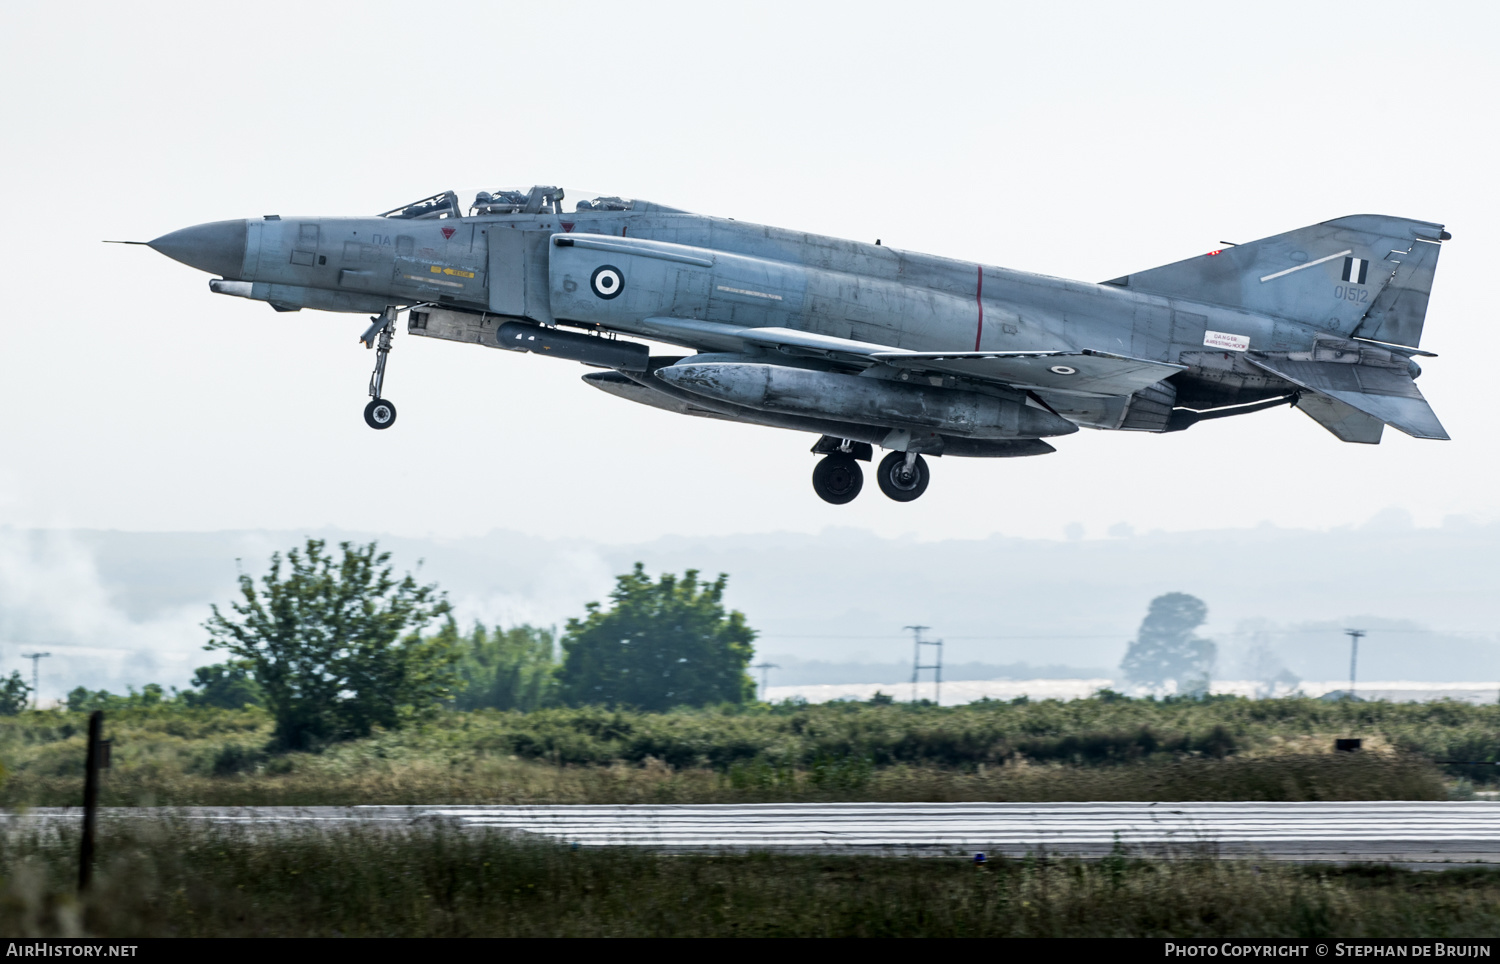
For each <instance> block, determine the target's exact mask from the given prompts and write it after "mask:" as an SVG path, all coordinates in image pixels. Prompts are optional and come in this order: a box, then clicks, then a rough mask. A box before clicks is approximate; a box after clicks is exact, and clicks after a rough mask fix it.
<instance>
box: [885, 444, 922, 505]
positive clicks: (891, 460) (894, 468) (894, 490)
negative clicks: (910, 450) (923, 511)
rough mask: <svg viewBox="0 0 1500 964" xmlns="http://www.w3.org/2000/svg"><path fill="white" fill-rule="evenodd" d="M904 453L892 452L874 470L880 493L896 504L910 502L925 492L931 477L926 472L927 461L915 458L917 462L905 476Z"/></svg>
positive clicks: (919, 457) (920, 457) (918, 457)
mask: <svg viewBox="0 0 1500 964" xmlns="http://www.w3.org/2000/svg"><path fill="white" fill-rule="evenodd" d="M905 468H906V453H905V452H892V453H891V454H889V455H887V456H886V457H885V458H883V459H881V460H880V468H878V469H876V470H875V481H876V482H878V483H880V491H882V492H884V493H885V494H886V495H887V496H889V497H891V498H892V499H895V500H896V501H897V502H910V501H912V500H913V499H916V498H917V497H919V496H920V495H921V494H922V493H923V492H926V491H927V483H928V482H929V481H930V480H931V478H932V476H931V475H930V474H929V473H928V471H927V460H926V459H924V458H922V456H920V455H919V456H917V461H916V462H914V463H913V464H912V467H911V469H912V470H911V473H910V474H907V473H906V472H905V471H904V470H905Z"/></svg>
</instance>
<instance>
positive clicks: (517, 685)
mask: <svg viewBox="0 0 1500 964" xmlns="http://www.w3.org/2000/svg"><path fill="white" fill-rule="evenodd" d="M438 635H439V636H440V637H444V638H445V639H447V640H448V641H449V644H450V645H452V646H453V647H454V649H455V650H456V651H457V652H458V653H459V658H458V662H457V663H456V664H455V666H454V669H455V671H456V673H457V676H458V686H457V688H456V694H455V696H454V698H453V706H454V708H455V709H459V710H478V709H486V708H488V709H496V710H520V711H522V712H529V711H531V710H535V709H540V708H541V707H542V706H543V705H545V704H546V703H547V702H549V701H550V700H551V698H552V695H553V687H554V681H555V678H556V673H557V663H556V661H555V659H554V658H553V639H552V633H551V631H549V630H545V629H538V628H537V627H535V626H513V627H511V628H510V629H501V628H500V627H498V626H496V627H495V628H494V629H492V630H490V629H485V627H484V626H482V625H480V624H479V623H477V622H476V623H475V624H474V628H473V629H471V630H470V631H469V634H468V635H467V636H464V635H463V634H461V633H460V632H459V630H458V624H457V623H456V622H455V621H454V619H453V617H452V616H449V617H448V621H447V622H446V623H445V624H444V625H443V628H442V629H441V630H440V631H439V633H438Z"/></svg>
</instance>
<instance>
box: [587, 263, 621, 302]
mask: <svg viewBox="0 0 1500 964" xmlns="http://www.w3.org/2000/svg"><path fill="white" fill-rule="evenodd" d="M589 287H590V288H592V289H593V290H594V294H595V295H597V296H598V297H600V298H603V299H604V300H606V301H608V300H609V299H610V298H618V297H619V296H620V292H622V291H624V290H625V275H624V274H623V273H622V272H621V271H620V269H619V268H616V267H615V266H614V265H612V264H601V265H600V266H599V267H597V268H595V269H594V273H593V275H591V276H590V277H589Z"/></svg>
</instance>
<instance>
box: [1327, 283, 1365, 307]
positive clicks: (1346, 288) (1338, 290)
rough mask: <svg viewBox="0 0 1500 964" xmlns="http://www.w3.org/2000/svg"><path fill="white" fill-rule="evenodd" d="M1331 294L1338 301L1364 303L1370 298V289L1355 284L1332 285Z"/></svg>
mask: <svg viewBox="0 0 1500 964" xmlns="http://www.w3.org/2000/svg"><path fill="white" fill-rule="evenodd" d="M1333 296H1334V297H1335V298H1337V299H1338V300H1340V301H1357V302H1359V303H1360V304H1364V303H1365V302H1367V301H1369V300H1370V289H1368V288H1360V287H1358V286H1356V285H1334V286H1333Z"/></svg>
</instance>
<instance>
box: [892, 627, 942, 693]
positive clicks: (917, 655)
mask: <svg viewBox="0 0 1500 964" xmlns="http://www.w3.org/2000/svg"><path fill="white" fill-rule="evenodd" d="M901 628H902V629H906V630H909V631H910V632H911V636H912V659H911V701H912V702H913V703H915V702H916V701H917V677H918V676H919V675H920V674H921V672H922V670H924V669H930V670H932V671H933V673H934V675H933V678H932V701H933V702H934V703H941V702H942V697H943V641H942V640H941V639H937V640H932V639H923V638H922V632H923V631H924V630H928V629H931V628H932V627H931V626H902V627H901ZM923 646H934V647H936V648H937V662H935V663H930V664H928V665H926V666H924V665H922V647H923Z"/></svg>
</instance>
